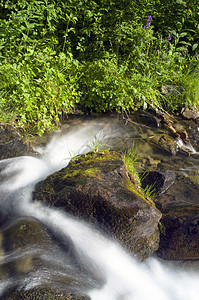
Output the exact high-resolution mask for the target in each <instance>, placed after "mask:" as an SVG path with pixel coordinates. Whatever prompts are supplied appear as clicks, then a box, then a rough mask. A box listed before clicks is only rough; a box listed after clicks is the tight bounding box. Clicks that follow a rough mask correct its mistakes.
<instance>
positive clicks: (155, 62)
mask: <svg viewBox="0 0 199 300" xmlns="http://www.w3.org/2000/svg"><path fill="white" fill-rule="evenodd" d="M0 16H1V19H0V113H1V119H0V121H1V122H8V121H9V122H13V123H15V124H17V125H18V126H20V127H24V128H25V130H26V131H28V132H37V133H39V134H42V133H43V132H45V131H46V130H51V129H52V128H53V126H54V125H56V124H58V123H59V121H60V120H61V119H62V118H63V117H64V116H65V115H66V114H67V113H69V112H73V111H75V110H76V109H77V108H81V109H83V110H85V109H86V110H87V111H93V112H105V111H111V110H117V111H120V112H122V111H129V110H136V109H139V108H144V109H146V108H147V107H151V106H152V107H159V108H164V109H166V110H169V111H175V110H179V109H180V108H182V107H184V106H188V107H191V108H194V109H197V107H198V105H199V82H198V81H199V80H198V75H199V64H198V53H199V46H198V40H199V23H198V20H199V2H198V0H186V1H181V0H175V1H171V0H163V1H161V0H158V1H151V0H149V1H146V0H142V1H141V0H139V1H132V0H91V1H90V0H67V1H61V0H57V1H53V0H40V1H39V0H15V1H10V0H7V1H6V0H1V2H0ZM147 16H151V17H152V19H151V22H150V24H149V23H147ZM165 90H166V91H168V90H171V92H169V93H168V92H165Z"/></svg>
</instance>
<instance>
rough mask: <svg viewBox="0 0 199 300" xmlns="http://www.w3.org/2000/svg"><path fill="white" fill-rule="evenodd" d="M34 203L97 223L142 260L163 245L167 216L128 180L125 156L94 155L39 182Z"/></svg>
mask: <svg viewBox="0 0 199 300" xmlns="http://www.w3.org/2000/svg"><path fill="white" fill-rule="evenodd" d="M33 199H34V200H40V201H42V202H43V203H45V204H48V205H52V206H56V207H60V208H62V209H63V210H65V211H66V212H68V213H70V214H72V215H74V216H76V217H78V218H81V219H84V220H86V221H88V222H90V223H92V224H95V225H96V226H97V227H99V228H100V229H103V230H105V231H107V232H108V233H109V234H111V235H112V236H113V237H114V238H115V239H117V240H119V241H120V242H121V243H122V244H123V245H124V246H125V247H126V248H127V249H128V250H129V251H131V252H132V253H133V254H134V255H135V256H137V257H139V258H140V259H146V258H147V257H149V256H150V255H151V254H152V253H153V252H154V251H155V250H157V249H158V245H159V230H158V222H159V220H160V218H161V213H160V212H159V211H158V210H157V209H156V208H155V206H154V205H152V203H151V202H150V201H149V199H147V198H145V197H144V195H143V194H142V192H141V191H140V190H139V189H138V187H137V186H136V184H133V183H132V182H131V180H130V178H129V176H128V171H127V169H126V165H125V163H124V160H123V157H122V155H121V154H120V153H118V152H115V151H110V152H98V153H89V154H86V155H82V156H79V157H77V158H75V159H73V160H72V161H71V162H70V164H69V165H68V166H67V167H66V168H63V169H62V170H60V171H58V172H56V173H54V174H52V175H50V176H48V177H47V178H46V179H45V180H44V181H42V182H40V183H38V184H37V186H36V189H35V192H34V193H33Z"/></svg>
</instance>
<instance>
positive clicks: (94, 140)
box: [87, 128, 110, 153]
mask: <svg viewBox="0 0 199 300" xmlns="http://www.w3.org/2000/svg"><path fill="white" fill-rule="evenodd" d="M88 135H89V144H88V145H87V149H88V151H89V152H95V153H97V152H99V151H100V150H103V151H109V150H110V147H109V146H108V145H107V144H106V143H105V142H104V141H105V140H106V137H107V134H106V133H105V132H104V131H103V130H101V131H99V132H98V133H96V132H95V130H94V128H93V132H92V134H91V133H90V132H88Z"/></svg>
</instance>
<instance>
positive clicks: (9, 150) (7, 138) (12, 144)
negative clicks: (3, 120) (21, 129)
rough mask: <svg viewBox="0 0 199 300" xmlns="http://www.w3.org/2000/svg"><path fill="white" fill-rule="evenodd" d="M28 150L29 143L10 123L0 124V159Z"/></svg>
mask: <svg viewBox="0 0 199 300" xmlns="http://www.w3.org/2000/svg"><path fill="white" fill-rule="evenodd" d="M30 150H31V151H32V149H31V147H30V145H29V144H28V143H27V142H26V141H25V140H24V139H23V138H22V136H21V135H20V134H19V133H18V132H17V131H16V130H15V129H14V128H13V127H12V126H11V125H8V124H0V159H6V158H11V157H16V156H22V155H26V154H28V153H29V152H30Z"/></svg>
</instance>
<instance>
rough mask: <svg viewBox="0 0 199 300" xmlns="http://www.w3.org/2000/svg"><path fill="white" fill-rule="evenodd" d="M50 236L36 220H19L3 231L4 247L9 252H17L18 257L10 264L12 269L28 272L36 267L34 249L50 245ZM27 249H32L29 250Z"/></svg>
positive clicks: (18, 271)
mask: <svg viewBox="0 0 199 300" xmlns="http://www.w3.org/2000/svg"><path fill="white" fill-rule="evenodd" d="M50 244H51V241H50V238H49V236H48V234H47V233H46V231H45V230H44V228H43V227H42V225H41V224H40V223H38V222H37V221H36V220H19V221H17V222H16V224H13V225H12V226H11V227H10V228H8V229H7V230H5V231H4V232H3V249H4V251H6V252H7V253H14V252H15V253H17V254H18V256H19V257H18V259H15V260H14V261H13V264H11V265H10V270H12V272H17V273H27V272H30V271H32V270H33V269H34V257H35V253H34V249H39V251H41V250H42V248H45V247H49V246H50ZM26 249H32V250H33V251H32V252H31V251H30V252H29V251H27V254H25V253H26Z"/></svg>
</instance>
